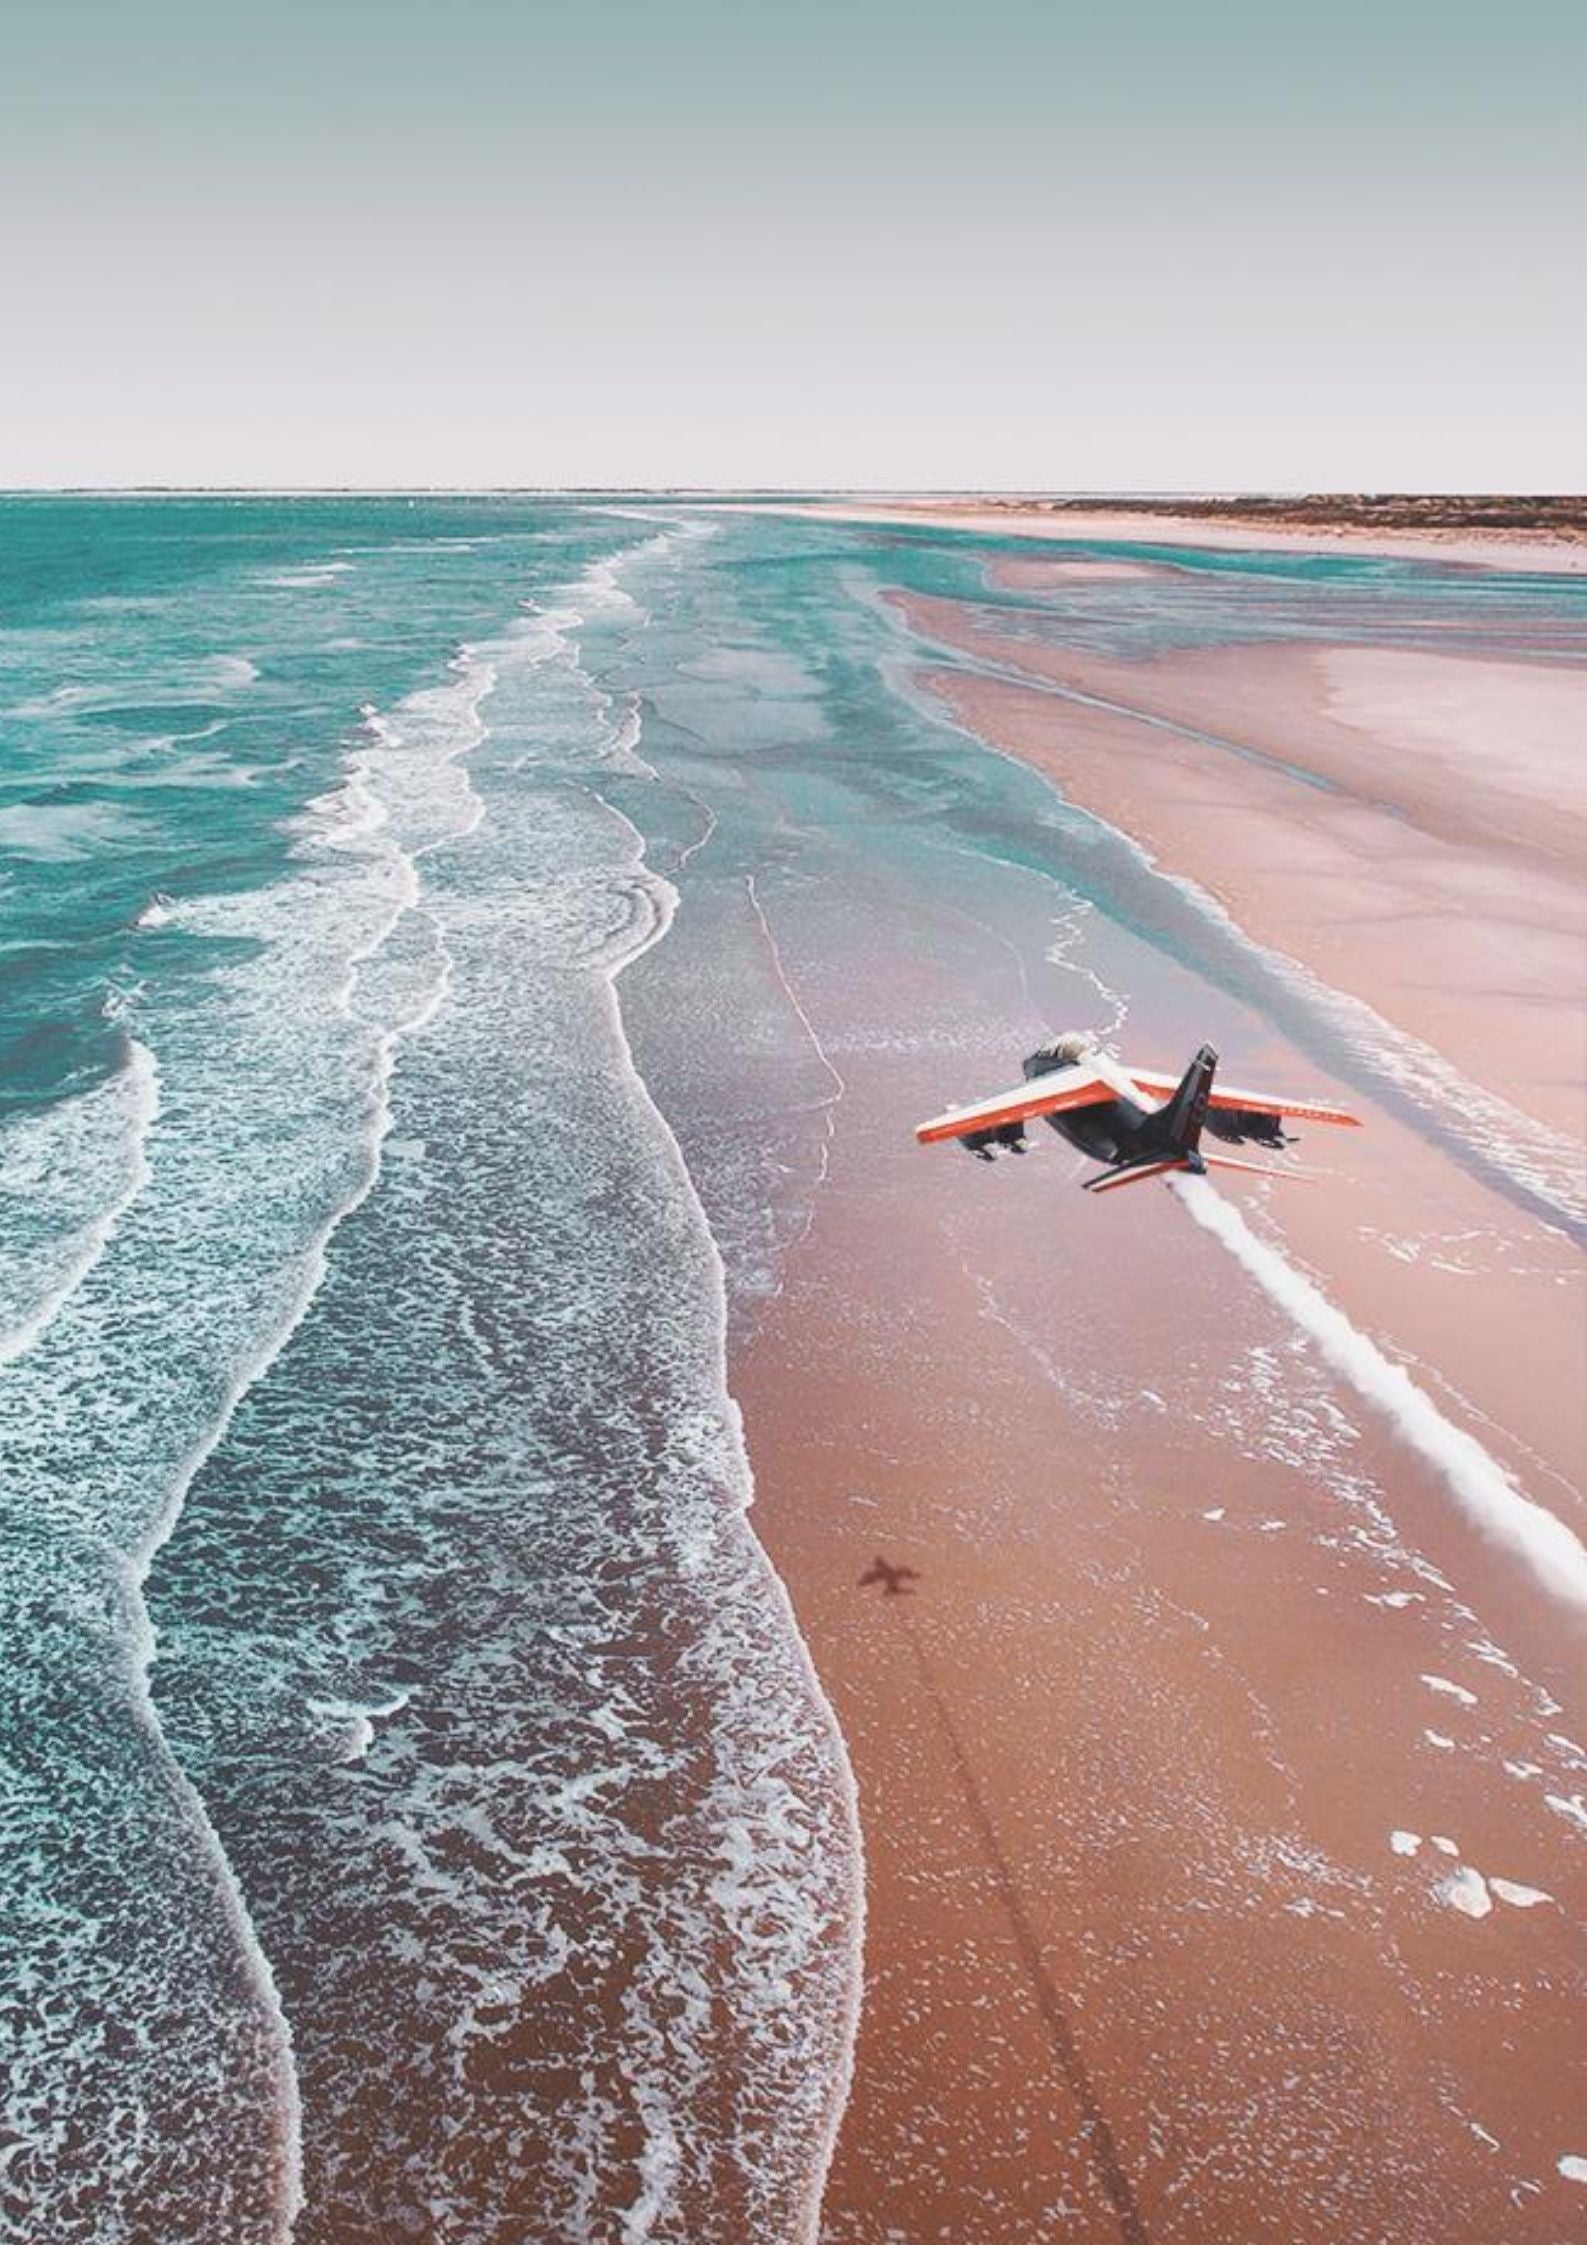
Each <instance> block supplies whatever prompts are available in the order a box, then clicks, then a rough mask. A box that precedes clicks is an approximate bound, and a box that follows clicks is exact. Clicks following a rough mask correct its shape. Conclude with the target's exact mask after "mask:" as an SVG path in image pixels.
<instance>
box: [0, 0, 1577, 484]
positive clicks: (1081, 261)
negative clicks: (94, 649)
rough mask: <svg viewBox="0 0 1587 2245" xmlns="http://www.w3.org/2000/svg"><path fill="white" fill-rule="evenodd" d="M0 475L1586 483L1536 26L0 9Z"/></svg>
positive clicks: (1181, 14) (768, 10) (1558, 129)
mask: <svg viewBox="0 0 1587 2245" xmlns="http://www.w3.org/2000/svg"><path fill="white" fill-rule="evenodd" d="M22 14H23V10H22V5H21V4H19V6H18V7H17V9H16V10H14V11H13V12H12V22H11V28H10V29H9V30H8V33H7V38H6V46H5V54H4V61H3V64H0V289H3V292H4V293H3V299H0V301H3V304H4V315H5V333H4V341H3V348H0V484H3V485H7V486H14V485H37V484H55V483H63V482H65V483H127V482H145V481H159V482H177V483H213V482H229V483H276V484H281V483H286V484H320V483H336V484H424V483H438V484H481V483H485V484H494V483H531V484H584V483H602V484H663V483H683V484H709V485H721V486H749V485H753V486H762V485H774V486H800V487H811V486H830V485H858V486H870V487H882V486H930V487H941V486H960V487H966V486H989V487H1003V488H1048V489H1082V490H1085V489H1147V490H1150V489H1187V488H1295V487H1301V488H1308V489H1317V488H1341V487H1343V488H1378V489H1390V488H1392V489H1402V490H1415V489H1439V488H1443V489H1465V490H1483V489H1487V490H1505V489H1510V490H1522V489H1524V490H1575V491H1581V490H1583V489H1584V488H1587V437H1584V418H1583V415H1582V411H1581V407H1580V402H1579V401H1580V397H1581V394H1582V392H1583V388H1584V385H1587V349H1584V344H1587V316H1584V306H1587V290H1584V288H1583V256H1582V251H1583V235H1584V213H1587V160H1584V153H1583V150H1584V141H1587V132H1584V127H1587V97H1584V84H1587V32H1584V24H1587V11H1584V10H1583V9H1582V7H1581V6H1580V4H1579V0H1505V4H1504V5H1500V4H1499V0H1487V4H1486V5H1483V6H1474V5H1471V4H1470V0H1313V4H1311V5H1307V6H1305V7H1302V6H1299V5H1297V4H1295V0H1205V4H1203V5H1201V6H1194V5H1187V4H1186V0H1130V4H1128V5H1117V6H1112V7H1104V6H1103V5H1102V4H1101V0H1096V4H1093V5H1090V6H1087V7H1083V8H1082V7H1079V6H1076V5H1073V4H1072V0H981V4H980V5H971V4H968V0H965V4H962V5H960V6H958V7H955V8H953V9H949V8H948V7H946V6H944V5H943V4H942V0H914V4H913V5H910V6H904V5H902V4H900V0H785V4H783V5H780V6H777V7H771V6H767V5H764V4H762V0H736V4H732V5H728V4H724V0H649V4H644V0H602V4H600V5H599V6H586V7H585V8H583V9H574V8H573V7H571V6H569V5H562V6H559V7H557V8H556V9H551V8H547V7H544V6H541V5H539V4H538V0H516V4H514V0H448V4H445V5H443V4H441V0H428V4H426V5H424V6H419V5H415V4H414V0H384V4H381V5H374V4H370V0H274V5H272V6H271V7H269V8H266V7H264V6H262V5H260V4H258V0H142V4H139V5H135V6H128V5H127V4H126V0H54V4H53V5H45V4H44V0H33V6H32V9H31V15H32V18H33V21H32V26H31V28H30V27H29V26H28V25H27V24H26V23H24V22H23V20H22Z"/></svg>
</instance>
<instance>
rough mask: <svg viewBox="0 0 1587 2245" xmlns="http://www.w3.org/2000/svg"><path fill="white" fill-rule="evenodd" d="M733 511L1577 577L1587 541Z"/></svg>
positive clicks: (864, 505) (1046, 515)
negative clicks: (1419, 562)
mask: <svg viewBox="0 0 1587 2245" xmlns="http://www.w3.org/2000/svg"><path fill="white" fill-rule="evenodd" d="M734 511H735V512H750V511H754V512H758V513H767V514H785V515H798V516H802V517H804V518H805V519H806V520H815V521H821V520H825V521H828V522H841V523H846V524H853V525H860V526H863V525H872V526H874V527H876V528H878V529H898V530H905V529H926V530H939V531H957V532H960V533H962V534H963V535H964V536H965V537H966V538H967V539H968V538H974V539H977V540H984V539H987V538H1019V539H1032V540H1037V539H1039V540H1041V541H1042V542H1043V543H1045V544H1049V545H1054V546H1064V545H1083V546H1092V545H1113V544H1121V545H1149V546H1189V547H1201V548H1205V549H1207V550H1209V551H1214V552H1230V553H1294V554H1306V555H1328V554H1333V555H1336V556H1337V555H1341V554H1351V555H1360V556H1362V557H1363V558H1369V557H1370V558H1375V559H1381V560H1387V561H1426V562H1441V563H1451V564H1455V565H1458V566H1460V567H1464V568H1474V569H1497V570H1517V571H1523V572H1526V573H1529V574H1530V573H1533V572H1537V573H1540V574H1544V575H1550V576H1581V575H1584V574H1587V538H1582V539H1576V538H1570V537H1565V536H1561V535H1559V534H1557V533H1538V532H1534V531H1528V530H1519V529H1517V530H1508V529H1497V528H1494V529H1488V528H1482V527H1470V528H1465V529H1446V528H1441V527H1433V526H1430V527H1427V528H1424V529H1415V530H1390V529H1380V528H1377V527H1374V526H1372V525H1370V524H1361V523H1345V522H1341V523H1338V524H1321V523H1319V524H1301V523H1297V522H1283V521H1272V522H1269V521H1265V520H1262V519H1260V518H1257V517H1255V516H1250V517H1243V518H1236V517H1218V518H1215V519H1209V518H1207V517H1205V516H1200V515H1195V514H1172V513H1161V514H1159V513H1155V512H1151V511H1147V510H1132V509H1130V508H1127V507H1119V508H1112V507H1102V506H1098V507H1095V508H1090V507H1083V506H1078V505H1075V506H1071V505H1070V504H1068V503H1067V502H1066V503H1063V504H1062V505H1059V506H1056V507H1043V506H1041V505H1040V504H1038V503H1023V504H1022V503H1021V502H1019V501H1014V500H1011V501H1007V502H1001V503H999V502H992V501H986V500H975V499H967V500H956V499H954V500H947V499H909V498H902V499H896V500H895V499H878V500H874V501H873V500H868V499H855V500H850V499H832V500H790V501H788V502H786V503H785V504H776V503H772V502H767V501H761V500H757V501H754V502H749V503H746V505H745V506H743V507H741V508H735V509H734Z"/></svg>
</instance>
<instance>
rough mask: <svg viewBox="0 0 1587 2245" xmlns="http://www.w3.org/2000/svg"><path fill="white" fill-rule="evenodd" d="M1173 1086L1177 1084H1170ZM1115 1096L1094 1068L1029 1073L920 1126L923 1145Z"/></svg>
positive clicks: (1083, 1105)
mask: <svg viewBox="0 0 1587 2245" xmlns="http://www.w3.org/2000/svg"><path fill="white" fill-rule="evenodd" d="M1169 1089H1170V1090H1172V1089H1173V1086H1172V1084H1170V1086H1169ZM1114 1097H1115V1093H1114V1092H1113V1090H1112V1088H1111V1086H1110V1085H1108V1084H1106V1083H1105V1082H1104V1081H1103V1079H1102V1078H1101V1076H1099V1075H1098V1074H1097V1072H1096V1070H1095V1069H1094V1068H1088V1067H1086V1066H1085V1065H1084V1063H1082V1064H1081V1065H1080V1066H1079V1067H1073V1068H1055V1069H1054V1070H1053V1071H1052V1073H1051V1074H1050V1075H1045V1076H1030V1077H1027V1079H1026V1080H1025V1082H1024V1083H1022V1084H1021V1085H1020V1086H1019V1088H1018V1090H1016V1091H999V1092H994V1094H993V1095H992V1097H991V1098H990V1099H979V1100H977V1101H976V1103H975V1105H974V1106H973V1107H953V1108H950V1109H949V1111H948V1112H947V1114H945V1115H934V1116H933V1117H932V1119H931V1121H930V1122H923V1123H920V1124H918V1125H917V1126H916V1130H915V1136H916V1138H917V1139H918V1140H919V1141H920V1143H921V1145H922V1146H932V1145H935V1144H936V1143H937V1141H938V1140H939V1139H942V1138H963V1137H965V1136H966V1135H967V1134H968V1133H969V1132H971V1131H976V1130H1001V1129H1002V1128H1003V1126H1004V1124H1005V1123H1016V1122H1029V1121H1030V1119H1031V1117H1032V1116H1034V1115H1057V1114H1062V1113H1063V1112H1064V1111H1065V1110H1066V1109H1068V1108H1070V1107H1095V1106H1098V1105H1099V1104H1100V1103H1101V1102H1102V1101H1104V1100H1108V1099H1112V1098H1114Z"/></svg>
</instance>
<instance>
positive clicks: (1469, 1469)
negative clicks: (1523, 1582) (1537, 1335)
mask: <svg viewBox="0 0 1587 2245" xmlns="http://www.w3.org/2000/svg"><path fill="white" fill-rule="evenodd" d="M1174 1189H1175V1191H1176V1192H1177V1193H1178V1194H1179V1196H1180V1198H1181V1200H1183V1202H1184V1204H1185V1206H1186V1208H1188V1209H1189V1211H1190V1213H1191V1215H1192V1216H1193V1217H1194V1218H1195V1220H1196V1222H1197V1223H1198V1224H1199V1225H1200V1226H1201V1227H1202V1229H1203V1230H1204V1231H1208V1232H1211V1233H1212V1235H1213V1237H1214V1238H1215V1239H1219V1240H1221V1241H1222V1242H1223V1244H1224V1246H1225V1247H1226V1248H1227V1249H1228V1250H1229V1252H1230V1254H1231V1255H1233V1256H1234V1257H1235V1259H1236V1261H1238V1262H1240V1263H1243V1264H1244V1266H1245V1268H1246V1269H1247V1270H1248V1271H1249V1272H1250V1273H1251V1276H1252V1277H1253V1278H1254V1279H1255V1280H1256V1281H1257V1283H1258V1285H1260V1286H1261V1287H1262V1288H1264V1290H1265V1291H1266V1292H1267V1293H1268V1294H1269V1295H1271V1296H1272V1298H1273V1300H1274V1301H1275V1302H1277V1303H1278V1305H1279V1307H1280V1308H1281V1309H1283V1310H1287V1311H1288V1313H1289V1315H1290V1316H1291V1317H1292V1318H1293V1319H1294V1320H1295V1323H1296V1324H1297V1325H1298V1326H1299V1327H1300V1328H1301V1330H1302V1332H1304V1333H1308V1334H1310V1336H1311V1338H1312V1339H1313V1340H1314V1341H1315V1342H1316V1343H1317V1346H1318V1347H1319V1348H1320V1349H1321V1350H1322V1353H1323V1355H1324V1356H1325V1357H1326V1358H1327V1360H1328V1362H1329V1364H1330V1365H1332V1367H1333V1369H1334V1370H1335V1371H1336V1372H1338V1373H1339V1374H1340V1375H1341V1376H1342V1377H1343V1378H1344V1379H1346V1380H1348V1381H1349V1383H1350V1385H1351V1386H1352V1387H1353V1388H1354V1389H1355V1390H1356V1392H1357V1394H1359V1395H1362V1396H1364V1397H1365V1398H1366V1400H1367V1402H1368V1403H1370V1404H1372V1405H1373V1406H1374V1408H1375V1409H1377V1410H1379V1411H1381V1412H1382V1413H1383V1415H1384V1417H1385V1418H1386V1419H1387V1420H1388V1421H1389V1422H1390V1424H1391V1425H1392V1426H1393V1427H1394V1429H1395V1431H1396V1433H1397V1434H1399V1435H1400V1436H1401V1438H1402V1439H1403V1440H1404V1441H1406V1442H1408V1443H1409V1444H1410V1446H1411V1448H1412V1449H1413V1450H1415V1451H1417V1452H1418V1453H1419V1454H1420V1455H1421V1456H1422V1457H1424V1458H1425V1459H1426V1460H1427V1462H1428V1464H1429V1465H1431V1466H1432V1467H1433V1468H1434V1469H1435V1470H1436V1471H1437V1472H1438V1473H1440V1474H1441V1475H1442V1476H1443V1478H1444V1480H1445V1481H1446V1482H1447V1483H1448V1485H1449V1487H1450V1489H1451V1490H1452V1491H1453V1492H1454V1495H1455V1499H1456V1502H1457V1503H1458V1504H1459V1506H1460V1508H1461V1510H1462V1511H1463V1512H1464V1513H1465V1514H1466V1516H1467V1518H1468V1519H1469V1520H1471V1521H1472V1522H1473V1523H1474V1525H1475V1526H1476V1527H1478V1528H1479V1529H1480V1530H1481V1531H1482V1533H1483V1534H1484V1535H1485V1536H1488V1537H1491V1539H1492V1540H1493V1542H1495V1543H1496V1544H1500V1545H1502V1546H1503V1547H1504V1549H1505V1550H1507V1551H1510V1552H1513V1553H1514V1554H1515V1556H1516V1557H1517V1558H1519V1559H1522V1560H1524V1561H1525V1563H1526V1564H1527V1565H1528V1566H1529V1567H1530V1568H1531V1569H1532V1572H1533V1573H1534V1574H1535V1575H1536V1576H1537V1578H1538V1580H1539V1581H1540V1582H1541V1583H1542V1584H1543V1585H1544V1587H1545V1588H1546V1589H1548V1590H1551V1591H1552V1592H1553V1593H1554V1595H1555V1596H1556V1597H1558V1598H1563V1599H1564V1600H1565V1601H1566V1602H1567V1603H1568V1604H1570V1605H1573V1606H1576V1607H1579V1608H1580V1609H1581V1611H1582V1612H1583V1613H1587V1547H1584V1546H1583V1544H1582V1542H1581V1540H1580V1538H1579V1537H1578V1536H1576V1535H1575V1534H1574V1533H1573V1532H1572V1531H1571V1529H1569V1528H1568V1527H1566V1525H1565V1523H1564V1521H1563V1520H1557V1519H1556V1518H1555V1517H1554V1515H1553V1513H1551V1512H1549V1511H1546V1510H1545V1509H1544V1507H1543V1506H1542V1505H1540V1504H1536V1503H1534V1502H1533V1500H1532V1499H1531V1498H1530V1497H1526V1496H1523V1495H1522V1494H1521V1491H1520V1490H1519V1489H1518V1488H1517V1487H1516V1486H1515V1483H1514V1482H1513V1481H1512V1480H1511V1479H1510V1476H1509V1475H1508V1474H1507V1473H1506V1472H1505V1471H1504V1469H1503V1467H1502V1466H1500V1465H1499V1464H1498V1463H1497V1462H1496V1461H1495V1460H1494V1459H1493V1458H1491V1457H1490V1456H1489V1455H1488V1452H1487V1451H1486V1450H1485V1449H1484V1448H1483V1447H1482V1444H1481V1443H1480V1442H1477V1441H1475V1440H1474V1439H1473V1438H1472V1436H1471V1435H1469V1434H1466V1433H1463V1432H1462V1430H1461V1429H1460V1428H1459V1427H1456V1426H1451V1425H1450V1423H1449V1421H1448V1420H1447V1419H1446V1418H1445V1417H1444V1415H1443V1413H1442V1412H1441V1411H1440V1410H1439V1409H1438V1407H1437V1406H1436V1404H1434V1403H1433V1402H1432V1401H1431V1400H1430V1399H1429V1398H1428V1397H1427V1396H1426V1395H1424V1394H1423V1392H1422V1390H1421V1389H1420V1388H1419V1387H1418V1386H1417V1385H1416V1383H1415V1381H1414V1380H1412V1379H1411V1377H1410V1375H1409V1374H1408V1373H1407V1372H1406V1371H1404V1370H1403V1368H1402V1367H1401V1366H1400V1365H1398V1364H1391V1363H1390V1362H1389V1360H1388V1358H1387V1357H1386V1356H1385V1355H1384V1354H1383V1352H1382V1350H1381V1349H1380V1348H1379V1347H1378V1346H1377V1344H1376V1342H1374V1341H1371V1340H1369V1339H1368V1337H1367V1335H1366V1334H1365V1333H1363V1332H1361V1331H1359V1329H1358V1328H1357V1327H1356V1326H1354V1325H1352V1324H1351V1322H1350V1320H1349V1318H1347V1317H1346V1316H1345V1314H1344V1312H1343V1311H1342V1310H1337V1309H1335V1308H1334V1306H1333V1304H1332V1302H1330V1301H1329V1300H1328V1299H1327V1297H1326V1295H1324V1294H1322V1293H1321V1292H1319V1290H1318V1289H1317V1288H1316V1287H1315V1286H1313V1284H1312V1283H1311V1280H1310V1279H1308V1278H1304V1277H1302V1275H1301V1273H1300V1272H1299V1271H1297V1270H1296V1269H1295V1268H1294V1267H1293V1265H1292V1264H1289V1263H1287V1262H1286V1261H1285V1260H1284V1258H1283V1256H1282V1255H1280V1254H1279V1252H1278V1251H1277V1249H1276V1248H1273V1247H1269V1246H1268V1245H1267V1243H1266V1241H1265V1240H1260V1239H1258V1238H1257V1236H1256V1234H1255V1233H1254V1232H1253V1231H1252V1230H1251V1228H1250V1226H1249V1225H1248V1224H1247V1223H1246V1221H1245V1218H1244V1217H1243V1216H1242V1215H1241V1214H1240V1211H1239V1210H1238V1209H1237V1208H1236V1207H1234V1206H1233V1205H1232V1203H1231V1202H1229V1201H1226V1200H1224V1199H1223V1198H1222V1197H1221V1196H1220V1195H1219V1194H1218V1193H1217V1192H1215V1191H1214V1189H1213V1188H1212V1186H1211V1185H1210V1184H1208V1183H1207V1181H1206V1179H1205V1178H1202V1177H1185V1178H1179V1179H1176V1180H1175V1184H1174Z"/></svg>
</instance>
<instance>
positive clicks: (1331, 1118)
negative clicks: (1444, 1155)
mask: <svg viewBox="0 0 1587 2245" xmlns="http://www.w3.org/2000/svg"><path fill="white" fill-rule="evenodd" d="M1125 1073H1126V1074H1127V1075H1128V1077H1129V1079H1130V1081H1131V1083H1132V1084H1134V1086H1135V1088H1136V1090H1137V1091H1139V1092H1143V1093H1144V1094H1145V1096H1146V1097H1147V1098H1148V1099H1165V1098H1167V1097H1168V1096H1169V1095H1170V1093H1172V1092H1175V1091H1177V1090H1178V1089H1179V1078H1178V1077H1177V1076H1159V1075H1156V1074H1154V1073H1153V1071H1152V1070H1151V1069H1150V1068H1128V1069H1126V1071H1125ZM1207 1104H1208V1106H1209V1107H1239V1108H1241V1109H1243V1110H1244V1112H1245V1113H1246V1114H1248V1115H1285V1116H1291V1117H1293V1118H1294V1120H1295V1121H1297V1122H1321V1123H1349V1124H1350V1125H1351V1126H1352V1127H1353V1128H1355V1129H1357V1130H1359V1129H1360V1127H1361V1117H1360V1116H1359V1115H1351V1114H1347V1113H1346V1112H1345V1110H1344V1108H1343V1107H1319V1106H1318V1105H1317V1103H1316V1101H1315V1100H1311V1099H1282V1098H1280V1097H1278V1096H1277V1094H1275V1093H1274V1092H1271V1091H1241V1090H1239V1089H1238V1088H1237V1087H1236V1086H1234V1085H1232V1084H1223V1083H1217V1082H1215V1083H1214V1084H1213V1087H1212V1090H1211V1092H1210V1093H1209V1094H1208V1097H1207Z"/></svg>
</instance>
